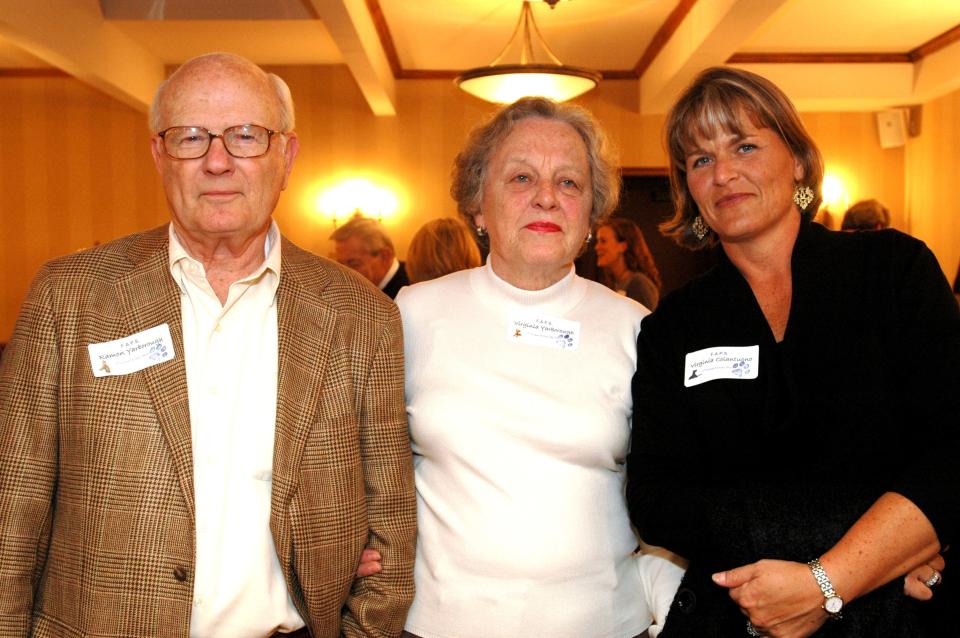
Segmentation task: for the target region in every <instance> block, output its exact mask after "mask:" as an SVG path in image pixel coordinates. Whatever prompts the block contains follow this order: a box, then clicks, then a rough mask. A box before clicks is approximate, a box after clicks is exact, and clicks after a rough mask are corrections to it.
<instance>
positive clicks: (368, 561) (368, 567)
mask: <svg viewBox="0 0 960 638" xmlns="http://www.w3.org/2000/svg"><path fill="white" fill-rule="evenodd" d="M381 560H383V559H382V557H381V556H380V552H378V551H377V550H375V549H365V550H363V553H362V554H360V566H359V567H357V578H363V577H364V576H373V575H374V574H377V573H379V572H380V570H381V569H383V565H381V564H380V561H381ZM928 575H929V574H928Z"/></svg>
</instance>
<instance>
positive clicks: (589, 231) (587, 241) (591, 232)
mask: <svg viewBox="0 0 960 638" xmlns="http://www.w3.org/2000/svg"><path fill="white" fill-rule="evenodd" d="M592 239H593V231H592V230H588V231H587V238H586V239H584V240H583V243H585V244H589V243H590V240H592Z"/></svg>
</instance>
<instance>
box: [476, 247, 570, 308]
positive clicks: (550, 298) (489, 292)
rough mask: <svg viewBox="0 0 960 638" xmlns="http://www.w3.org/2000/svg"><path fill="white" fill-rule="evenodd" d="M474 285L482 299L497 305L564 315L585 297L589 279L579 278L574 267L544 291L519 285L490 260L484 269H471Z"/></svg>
mask: <svg viewBox="0 0 960 638" xmlns="http://www.w3.org/2000/svg"><path fill="white" fill-rule="evenodd" d="M470 279H471V284H472V286H473V288H474V290H475V291H476V293H477V295H478V298H479V299H481V300H482V301H484V302H489V303H492V304H495V305H507V306H521V307H523V308H524V309H525V310H531V311H536V312H540V313H544V314H549V315H555V316H562V315H564V314H566V313H567V312H569V311H570V310H571V309H573V307H574V306H576V305H577V304H578V303H580V301H581V300H582V299H583V297H584V295H585V294H586V291H587V282H586V281H585V280H584V279H583V278H581V277H578V276H577V274H576V271H575V269H574V267H573V266H572V265H571V266H570V272H568V273H567V274H566V275H564V277H563V278H562V279H561V280H560V281H558V282H557V283H555V284H553V285H551V286H548V287H546V288H544V289H542V290H523V289H522V288H517V287H516V286H513V285H511V284H509V283H507V282H506V281H504V280H503V279H501V278H500V277H499V276H498V275H497V273H495V272H494V271H493V267H492V266H491V265H490V259H489V257H488V258H487V263H486V264H485V265H484V266H483V267H481V268H474V269H473V270H472V271H471V278H470Z"/></svg>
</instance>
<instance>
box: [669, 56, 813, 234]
mask: <svg viewBox="0 0 960 638" xmlns="http://www.w3.org/2000/svg"><path fill="white" fill-rule="evenodd" d="M744 115H746V116H747V117H749V118H750V119H751V120H752V122H753V124H754V126H759V127H763V128H769V129H770V130H771V131H773V132H774V133H776V134H777V135H778V136H779V137H780V139H781V140H782V141H783V143H784V144H785V145H786V147H787V149H788V150H789V151H790V153H792V154H793V156H794V157H795V158H797V160H798V161H799V162H800V165H801V166H802V167H803V181H802V183H801V184H800V185H801V186H809V187H810V188H811V189H813V193H814V196H813V201H812V202H811V203H810V205H809V206H807V208H806V210H804V211H801V214H802V215H803V216H804V218H810V217H812V216H813V215H814V214H816V212H817V210H818V209H819V208H820V203H821V202H822V201H823V197H822V195H821V193H820V186H821V183H822V182H823V159H822V157H821V156H820V150H819V149H818V148H817V146H816V144H814V142H813V138H811V137H810V134H809V133H807V131H806V129H805V128H804V127H803V123H802V122H801V121H800V116H799V114H798V113H797V110H796V108H794V106H793V103H792V102H790V98H788V97H787V96H786V95H785V94H784V92H783V91H781V90H780V89H779V88H778V87H777V86H776V85H775V84H774V83H773V82H771V81H770V80H768V79H766V78H764V77H762V76H759V75H757V74H756V73H751V72H749V71H744V70H743V69H733V68H728V67H712V68H709V69H707V70H705V71H703V72H702V73H700V75H698V76H697V77H696V78H695V79H694V80H693V82H692V83H691V84H690V86H688V87H687V89H686V90H685V91H684V92H683V94H682V95H681V96H680V99H678V100H677V103H676V104H674V106H673V108H672V109H670V113H669V114H668V115H667V122H666V124H665V126H664V136H665V138H666V140H665V142H666V146H667V153H668V154H669V156H670V188H671V190H672V191H673V203H674V214H673V217H672V218H670V219H669V220H667V221H665V222H664V223H662V224H661V225H660V230H661V232H663V234H664V235H667V236H669V237H673V239H674V240H675V241H676V242H677V243H678V244H680V245H682V246H687V247H689V248H700V247H702V246H705V245H708V244H712V243H715V242H716V236H715V235H714V234H713V233H709V234H708V236H707V238H706V239H705V240H700V239H698V238H697V237H696V235H694V233H693V230H692V228H691V226H692V225H693V220H694V219H696V217H697V216H698V215H699V214H700V211H699V209H698V208H697V204H696V202H695V201H694V200H693V196H692V195H691V194H690V189H689V188H688V187H687V166H686V160H687V155H688V154H689V152H690V149H692V148H695V147H696V145H697V141H698V140H701V139H711V138H713V137H715V136H716V135H717V134H718V133H720V132H721V131H722V132H725V133H729V134H732V135H743V124H744V122H743V121H742V118H743V116H744Z"/></svg>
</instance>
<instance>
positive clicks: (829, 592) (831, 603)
mask: <svg viewBox="0 0 960 638" xmlns="http://www.w3.org/2000/svg"><path fill="white" fill-rule="evenodd" d="M807 565H809V566H810V571H811V572H813V577H814V578H816V579H817V584H818V585H820V591H822V592H823V605H822V607H823V610H824V611H825V612H827V613H828V614H830V617H831V618H833V619H835V620H840V617H841V614H840V610H841V609H843V598H840V594H838V593H837V592H836V590H835V589H834V588H833V583H831V582H830V577H829V576H827V572H825V571H824V570H823V565H821V564H820V559H819V558H814V559H813V560H812V561H810V562H809V563H807Z"/></svg>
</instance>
